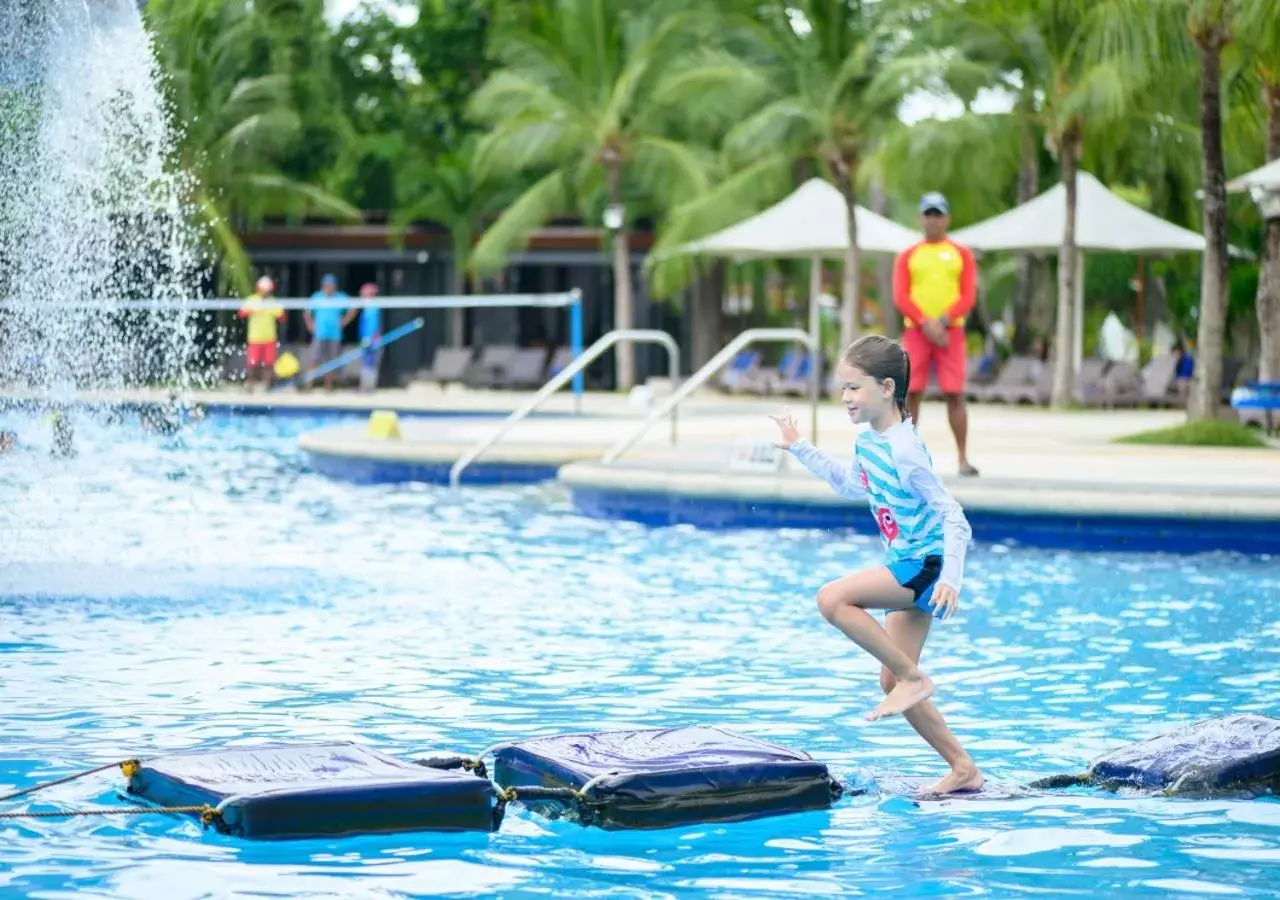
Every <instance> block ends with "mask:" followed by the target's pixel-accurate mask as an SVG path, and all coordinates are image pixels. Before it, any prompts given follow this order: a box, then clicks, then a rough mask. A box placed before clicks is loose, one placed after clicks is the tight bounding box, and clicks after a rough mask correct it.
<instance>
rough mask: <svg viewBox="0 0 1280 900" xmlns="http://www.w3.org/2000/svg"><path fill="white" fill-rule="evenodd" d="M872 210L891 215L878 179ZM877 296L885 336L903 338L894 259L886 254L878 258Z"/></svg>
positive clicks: (882, 186) (872, 199)
mask: <svg viewBox="0 0 1280 900" xmlns="http://www.w3.org/2000/svg"><path fill="white" fill-rule="evenodd" d="M871 209H872V210H874V211H875V212H877V213H879V214H880V215H882V216H885V217H886V218H887V217H888V215H889V197H888V196H887V195H886V194H885V192H884V185H882V184H881V183H880V181H879V180H878V179H877V180H876V181H875V182H874V183H873V184H872V185H871ZM876 295H877V296H878V297H879V298H880V318H881V319H882V320H883V322H884V333H885V336H886V337H891V338H893V339H894V340H897V339H898V338H899V337H901V336H902V317H901V316H900V315H899V313H898V309H897V307H895V306H894V305H893V257H891V256H889V255H888V254H885V253H881V254H880V255H879V256H878V257H877V258H876Z"/></svg>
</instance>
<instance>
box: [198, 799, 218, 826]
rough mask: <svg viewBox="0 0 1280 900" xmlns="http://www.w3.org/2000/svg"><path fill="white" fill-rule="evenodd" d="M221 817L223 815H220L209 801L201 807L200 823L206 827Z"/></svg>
mask: <svg viewBox="0 0 1280 900" xmlns="http://www.w3.org/2000/svg"><path fill="white" fill-rule="evenodd" d="M221 818H222V816H221V815H219V813H218V811H217V810H216V809H214V808H213V807H212V806H210V805H209V804H208V803H206V804H205V805H204V806H202V807H200V824H201V825H203V826H204V827H205V828H208V827H209V826H210V825H212V824H214V823H215V822H217V821H218V820H219V819H221Z"/></svg>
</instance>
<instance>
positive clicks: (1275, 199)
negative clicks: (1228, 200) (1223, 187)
mask: <svg viewBox="0 0 1280 900" xmlns="http://www.w3.org/2000/svg"><path fill="white" fill-rule="evenodd" d="M1227 190H1228V191H1230V192H1231V193H1233V194H1243V193H1248V194H1249V196H1250V197H1251V198H1253V202H1254V203H1256V204H1257V205H1258V211H1259V212H1261V213H1262V217H1263V218H1264V219H1274V218H1277V217H1280V159H1273V160H1272V161H1271V162H1269V163H1267V164H1266V165H1265V166H1263V167H1262V168H1260V169H1254V170H1253V171H1252V172H1246V173H1245V174H1244V175H1241V176H1240V177H1239V178H1233V179H1231V180H1230V181H1228V182H1227Z"/></svg>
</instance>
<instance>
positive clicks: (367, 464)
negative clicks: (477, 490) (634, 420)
mask: <svg viewBox="0 0 1280 900" xmlns="http://www.w3.org/2000/svg"><path fill="white" fill-rule="evenodd" d="M405 426H406V427H405V428H404V431H403V434H404V436H403V437H400V438H373V437H369V436H368V435H367V434H366V433H365V429H364V426H363V425H361V426H339V427H333V428H322V429H320V430H317V431H311V432H307V433H305V434H303V435H300V436H299V438H298V447H299V449H300V450H302V451H303V453H305V454H306V456H307V459H308V461H309V464H310V467H311V469H312V471H314V472H317V473H319V474H321V475H324V476H325V477H327V478H332V479H335V480H338V481H347V482H353V483H356V484H403V483H410V482H416V483H424V484H448V483H449V470H450V468H451V467H452V466H453V464H454V462H456V461H457V460H458V459H459V458H460V457H461V456H462V455H463V454H464V453H466V452H467V451H468V450H469V449H471V447H472V446H474V444H475V441H476V438H477V437H478V436H479V434H475V433H473V434H471V435H469V437H468V439H463V438H462V437H460V436H458V435H456V434H455V435H452V436H451V435H448V434H444V435H440V436H439V437H438V438H437V437H436V436H435V435H433V434H430V433H429V431H430V430H432V429H434V426H432V425H425V426H419V423H405ZM488 427H489V428H492V427H496V426H493V425H489V426H488ZM487 433H488V432H487V431H486V432H483V434H487ZM450 437H453V439H452V440H451V439H450ZM604 451H605V447H604V445H595V444H584V443H565V442H558V441H546V442H529V441H519V440H504V441H501V442H499V443H498V444H495V445H494V446H493V447H491V448H489V450H488V451H487V452H486V453H485V454H484V456H482V457H481V458H480V459H478V460H476V461H475V462H473V463H472V464H471V465H470V466H468V467H467V469H466V470H465V471H464V472H463V473H462V478H461V480H462V482H463V483H464V484H471V485H495V484H536V483H540V482H547V481H554V480H555V477H556V473H557V472H558V471H559V469H560V468H561V467H562V466H564V465H565V464H567V463H572V462H576V461H580V460H583V459H596V458H599V457H600V456H602V455H603V454H604Z"/></svg>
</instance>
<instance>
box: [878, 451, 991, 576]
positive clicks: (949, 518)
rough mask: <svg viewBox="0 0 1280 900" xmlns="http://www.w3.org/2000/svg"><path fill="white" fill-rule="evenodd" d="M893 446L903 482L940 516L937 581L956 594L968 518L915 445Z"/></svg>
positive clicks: (966, 546) (966, 545)
mask: <svg viewBox="0 0 1280 900" xmlns="http://www.w3.org/2000/svg"><path fill="white" fill-rule="evenodd" d="M895 450H897V452H896V453H895V456H897V460H896V462H897V463H898V471H899V473H900V474H901V476H902V480H903V482H904V483H906V484H907V485H909V486H910V487H911V489H912V490H914V491H915V492H916V493H917V494H919V495H920V499H922V500H924V502H925V503H927V504H928V505H929V508H930V509H932V510H933V511H934V512H936V513H937V514H938V515H940V516H941V517H942V574H941V575H939V576H938V582H939V583H940V584H945V585H948V586H950V587H951V589H952V590H954V591H955V592H956V593H957V594H958V593H960V582H961V581H962V580H963V579H964V556H965V552H966V551H967V550H968V549H969V540H970V539H971V538H972V537H973V530H972V529H970V527H969V520H968V519H966V518H965V515H964V510H963V509H962V508H961V506H960V504H959V503H957V502H956V498H955V497H952V496H951V492H950V491H948V490H947V486H946V485H945V484H943V483H942V479H940V478H939V477H938V476H937V473H935V472H934V471H933V465H932V464H931V463H930V461H929V459H928V457H927V456H925V455H924V454H923V453H922V452H921V451H919V450H916V449H915V448H914V447H913V448H911V449H909V450H905V451H904V450H903V449H902V448H895Z"/></svg>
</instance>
